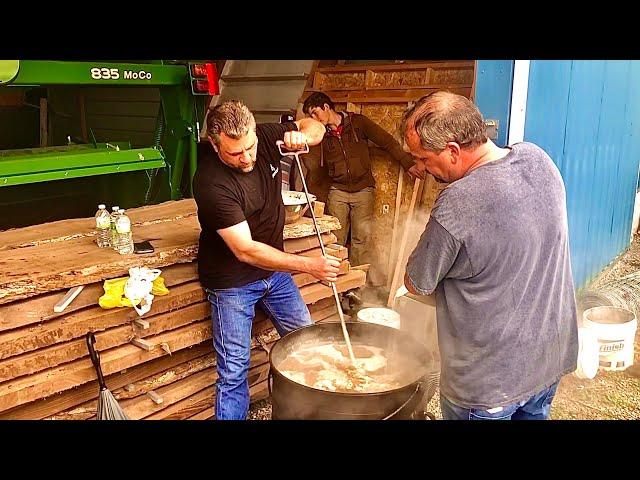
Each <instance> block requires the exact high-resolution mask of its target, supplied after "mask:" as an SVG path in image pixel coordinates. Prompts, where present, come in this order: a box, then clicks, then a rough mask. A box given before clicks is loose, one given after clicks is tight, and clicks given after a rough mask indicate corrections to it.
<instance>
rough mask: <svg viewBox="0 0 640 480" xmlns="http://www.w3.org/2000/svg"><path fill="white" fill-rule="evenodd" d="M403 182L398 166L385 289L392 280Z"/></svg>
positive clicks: (401, 169) (402, 171)
mask: <svg viewBox="0 0 640 480" xmlns="http://www.w3.org/2000/svg"><path fill="white" fill-rule="evenodd" d="M403 182H404V168H402V165H400V168H399V171H398V190H397V192H396V209H395V211H394V212H393V230H392V231H391V250H389V264H388V266H387V288H391V282H392V280H393V275H392V273H391V272H392V266H393V259H394V253H395V250H396V242H397V241H398V220H399V218H400V206H401V205H402V187H403V185H402V184H403Z"/></svg>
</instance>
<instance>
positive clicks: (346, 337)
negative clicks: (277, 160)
mask: <svg viewBox="0 0 640 480" xmlns="http://www.w3.org/2000/svg"><path fill="white" fill-rule="evenodd" d="M283 144H284V142H283V141H281V140H278V141H277V142H276V145H277V146H278V150H280V154H281V155H286V156H293V157H294V158H295V159H296V164H297V165H298V172H299V173H300V179H301V180H302V188H303V190H304V193H305V196H306V198H307V205H308V206H309V210H311V219H312V220H313V227H314V228H315V230H316V235H317V236H318V242H320V249H321V250H322V256H323V257H326V256H327V251H326V250H325V248H324V242H323V241H322V235H321V234H320V229H319V228H318V221H317V220H316V213H315V211H314V210H313V205H311V197H309V190H308V189H307V182H306V180H305V178H304V175H303V174H302V172H303V170H302V165H301V164H300V158H299V157H298V155H299V154H300V153H308V152H309V146H308V145H307V146H306V150H303V151H301V152H284V151H283V150H282V145H283ZM331 289H332V290H333V298H334V300H335V301H336V308H337V309H338V315H339V316H340V325H341V326H342V334H343V335H344V340H345V343H346V344H347V350H348V351H349V357H350V358H351V363H352V364H353V365H354V366H356V358H355V356H354V354H353V348H352V347H351V339H350V338H349V332H348V331H347V325H346V323H345V320H344V312H343V311H342V305H341V304H340V297H338V289H337V288H336V284H335V282H331Z"/></svg>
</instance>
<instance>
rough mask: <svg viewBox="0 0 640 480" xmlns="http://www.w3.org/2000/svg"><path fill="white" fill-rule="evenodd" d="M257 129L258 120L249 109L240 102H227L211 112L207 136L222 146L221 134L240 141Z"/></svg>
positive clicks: (208, 119) (208, 116)
mask: <svg viewBox="0 0 640 480" xmlns="http://www.w3.org/2000/svg"><path fill="white" fill-rule="evenodd" d="M255 129H256V120H255V118H254V117H253V113H251V111H250V110H249V108H248V107H247V106H246V105H245V104H244V103H242V102H241V101H240V100H227V101H225V102H222V103H220V104H219V105H216V106H215V107H213V108H211V109H210V110H209V114H208V115H207V134H208V135H209V136H210V137H211V138H213V141H214V142H215V143H216V144H217V145H219V144H220V134H221V133H224V134H225V135H227V136H228V137H231V138H234V139H238V138H242V137H244V136H245V135H247V134H248V133H249V131H250V130H255Z"/></svg>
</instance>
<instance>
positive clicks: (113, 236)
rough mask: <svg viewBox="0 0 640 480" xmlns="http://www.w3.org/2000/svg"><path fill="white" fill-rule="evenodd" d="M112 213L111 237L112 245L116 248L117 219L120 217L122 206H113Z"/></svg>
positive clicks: (110, 222) (110, 223) (110, 217)
mask: <svg viewBox="0 0 640 480" xmlns="http://www.w3.org/2000/svg"><path fill="white" fill-rule="evenodd" d="M111 210H112V212H111V214H110V215H109V232H110V237H111V246H112V247H113V249H114V250H115V248H116V219H117V218H118V215H119V213H118V210H120V207H118V206H117V205H116V206H115V207H111Z"/></svg>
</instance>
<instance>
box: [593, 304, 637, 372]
mask: <svg viewBox="0 0 640 480" xmlns="http://www.w3.org/2000/svg"><path fill="white" fill-rule="evenodd" d="M582 326H583V327H584V328H586V329H588V330H590V331H591V332H593V333H594V334H595V336H596V337H597V339H598V345H599V351H600V355H599V363H600V367H601V368H603V369H604V370H609V371H617V370H625V369H626V368H628V367H630V366H631V365H633V349H634V348H633V342H634V340H635V336H636V330H637V328H638V320H637V319H636V316H635V314H634V313H633V312H632V311H630V310H627V309H625V308H620V307H610V306H604V307H593V308H590V309H588V310H585V311H584V314H583V316H582Z"/></svg>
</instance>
